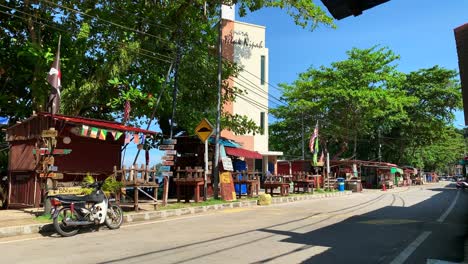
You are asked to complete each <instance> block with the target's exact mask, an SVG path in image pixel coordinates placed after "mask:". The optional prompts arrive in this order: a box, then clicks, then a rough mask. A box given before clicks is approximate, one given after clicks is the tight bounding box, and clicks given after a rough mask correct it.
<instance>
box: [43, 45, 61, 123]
mask: <svg viewBox="0 0 468 264" xmlns="http://www.w3.org/2000/svg"><path fill="white" fill-rule="evenodd" d="M61 40H62V36H60V37H59V43H58V49H57V54H56V55H55V59H54V62H53V63H52V66H51V67H50V70H49V74H48V75H47V82H48V83H49V84H50V85H51V86H52V88H51V90H50V95H49V101H48V103H47V108H48V110H49V112H50V113H52V114H56V113H58V112H60V89H61V88H62V73H61V72H60V41H61Z"/></svg>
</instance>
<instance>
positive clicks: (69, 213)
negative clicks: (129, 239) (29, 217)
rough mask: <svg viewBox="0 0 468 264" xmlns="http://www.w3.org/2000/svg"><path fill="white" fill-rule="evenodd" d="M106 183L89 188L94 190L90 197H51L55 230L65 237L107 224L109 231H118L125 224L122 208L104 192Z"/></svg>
mask: <svg viewBox="0 0 468 264" xmlns="http://www.w3.org/2000/svg"><path fill="white" fill-rule="evenodd" d="M103 183H104V182H95V183H93V184H91V185H89V187H93V188H94V190H93V192H92V193H91V194H89V195H84V196H77V195H55V196H49V197H48V198H49V199H50V203H51V205H52V209H51V215H52V218H53V220H54V228H55V230H56V231H57V233H59V234H60V235H62V236H64V237H68V236H74V235H76V234H77V233H78V231H79V229H80V227H84V226H90V225H94V226H96V227H97V228H99V225H101V224H105V225H106V226H107V227H108V228H109V229H117V228H119V227H120V225H121V224H122V222H123V211H122V208H121V207H120V206H119V205H117V204H113V203H112V202H114V201H115V199H108V198H107V197H106V195H105V194H104V192H103V191H102V185H103Z"/></svg>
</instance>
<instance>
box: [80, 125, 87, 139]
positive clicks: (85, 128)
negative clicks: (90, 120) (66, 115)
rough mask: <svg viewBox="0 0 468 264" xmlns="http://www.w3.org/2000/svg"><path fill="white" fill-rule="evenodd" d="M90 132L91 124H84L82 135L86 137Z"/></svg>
mask: <svg viewBox="0 0 468 264" xmlns="http://www.w3.org/2000/svg"><path fill="white" fill-rule="evenodd" d="M88 132H89V126H85V125H83V126H82V127H81V135H82V136H85V137H86V136H88Z"/></svg>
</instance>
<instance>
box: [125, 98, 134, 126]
mask: <svg viewBox="0 0 468 264" xmlns="http://www.w3.org/2000/svg"><path fill="white" fill-rule="evenodd" d="M131 110H132V106H131V105H130V101H128V100H127V101H126V102H125V107H124V116H123V123H124V124H125V123H127V121H128V120H129V119H130V111H131Z"/></svg>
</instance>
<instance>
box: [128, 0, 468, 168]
mask: <svg viewBox="0 0 468 264" xmlns="http://www.w3.org/2000/svg"><path fill="white" fill-rule="evenodd" d="M314 2H316V3H317V4H319V5H320V6H322V7H323V8H324V9H325V10H326V8H325V7H324V6H323V5H322V2H321V1H317V0H316V1H314ZM326 11H327V13H328V10H326ZM328 14H329V13H328ZM330 16H331V15H330ZM236 20H238V21H242V22H247V23H252V24H256V25H262V26H265V27H266V43H265V45H266V47H267V48H268V49H269V81H268V82H269V83H270V84H271V85H272V86H275V87H277V86H278V84H279V83H292V82H294V81H295V80H296V79H297V77H298V74H300V73H302V72H305V71H306V70H307V69H308V68H309V67H319V66H321V65H325V66H328V65H330V63H332V62H335V61H340V60H343V59H346V51H348V50H350V49H351V48H353V47H356V48H362V49H364V48H370V47H372V46H374V45H380V46H383V47H388V48H390V49H391V50H393V52H395V53H396V54H399V55H400V56H401V59H400V60H399V61H398V70H400V71H402V72H406V73H407V72H411V71H416V70H418V69H422V68H429V67H432V66H434V65H439V66H441V67H445V68H448V69H454V70H457V71H458V58H457V50H456V46H455V37H454V32H453V30H454V28H456V27H458V26H461V25H463V24H465V23H468V1H467V0H449V1H435V0H411V1H409V0H390V1H389V2H387V3H384V4H381V5H379V6H377V7H374V8H372V9H369V10H366V11H364V12H363V14H362V15H360V16H357V17H353V16H350V17H347V18H344V19H342V20H339V21H338V20H335V24H336V26H337V28H336V29H332V28H329V27H326V26H321V27H319V28H318V29H316V30H314V31H310V30H308V29H303V28H301V27H300V26H297V25H295V24H294V21H293V19H292V18H291V17H290V16H289V15H288V14H287V13H286V11H285V10H281V9H277V8H265V9H261V10H259V11H256V12H254V13H249V14H247V16H245V17H239V16H238V15H236ZM270 93H271V94H272V95H273V96H275V97H280V94H279V92H278V91H277V90H276V89H274V88H272V87H270ZM463 124H464V120H463V112H457V113H456V120H455V122H454V125H455V126H457V127H459V128H460V127H462V126H463ZM132 145H134V144H130V148H129V150H128V151H127V153H126V158H125V162H124V163H125V164H131V163H132V162H133V159H134V157H135V153H136V146H132ZM150 156H151V164H154V163H157V162H159V161H160V157H161V152H159V151H155V150H152V151H151V152H150ZM143 157H144V153H142V154H140V159H139V163H143ZM130 160H131V161H130Z"/></svg>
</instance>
